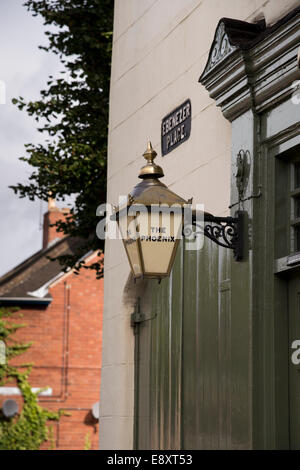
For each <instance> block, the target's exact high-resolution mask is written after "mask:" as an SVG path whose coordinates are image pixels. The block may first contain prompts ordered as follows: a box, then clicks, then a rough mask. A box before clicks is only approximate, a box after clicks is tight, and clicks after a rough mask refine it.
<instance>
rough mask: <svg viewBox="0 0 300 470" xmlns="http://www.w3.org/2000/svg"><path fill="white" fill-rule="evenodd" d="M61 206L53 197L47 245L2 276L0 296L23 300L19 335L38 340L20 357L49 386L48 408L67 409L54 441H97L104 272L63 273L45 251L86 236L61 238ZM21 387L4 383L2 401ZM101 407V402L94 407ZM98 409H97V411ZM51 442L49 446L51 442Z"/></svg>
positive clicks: (91, 258)
mask: <svg viewBox="0 0 300 470" xmlns="http://www.w3.org/2000/svg"><path fill="white" fill-rule="evenodd" d="M61 217H63V215H62V211H61V210H60V209H58V208H57V207H55V205H53V203H52V204H50V206H49V210H48V212H47V213H46V214H45V216H44V233H43V248H42V250H40V251H38V252H37V253H35V254H34V255H33V256H31V257H30V258H28V259H27V260H25V261H24V262H23V263H21V264H20V265H19V266H17V267H16V268H14V269H13V270H12V271H10V272H9V273H7V274H6V275H4V276H3V277H2V278H0V302H1V304H2V305H5V306H13V305H17V306H18V307H20V312H21V313H22V314H23V318H22V320H21V322H22V323H25V324H26V327H25V328H22V329H20V330H18V332H17V334H16V338H18V339H19V340H21V341H25V342H28V341H33V345H32V346H31V348H30V349H29V350H28V351H27V352H26V353H24V354H22V355H21V356H20V357H19V358H18V362H17V363H24V362H33V363H34V367H33V369H32V372H31V375H30V384H31V386H32V387H33V388H43V387H49V388H48V389H47V390H46V391H45V392H43V394H41V395H39V402H40V403H41V405H43V406H45V407H47V408H48V409H50V410H66V411H67V412H69V413H70V416H63V417H62V418H61V420H60V422H59V423H57V422H55V421H53V422H51V425H52V427H53V437H54V439H52V445H53V442H54V444H55V448H56V449H78V450H80V449H84V447H85V443H87V442H90V444H91V449H98V431H99V430H98V420H97V419H96V418H95V416H94V415H95V410H96V408H97V406H95V407H94V414H93V412H92V407H93V405H95V404H96V403H97V402H99V396H100V370H101V354H100V351H101V342H102V308H103V279H101V280H97V279H96V276H95V272H94V271H91V270H86V269H83V270H82V271H81V272H80V274H79V275H76V274H75V273H74V272H73V271H72V270H70V271H69V272H67V273H63V272H62V270H61V266H60V265H59V263H58V262H56V261H54V262H53V261H50V260H49V259H48V258H47V256H51V257H55V256H57V255H61V254H68V253H76V248H77V247H78V244H79V243H80V240H76V239H72V238H69V237H64V238H62V234H61V233H57V232H56V231H55V228H53V227H50V224H52V223H54V222H55V221H56V220H57V219H58V218H61ZM96 257H97V252H94V253H87V255H86V257H85V261H86V264H89V263H92V262H95V261H96ZM18 393H19V391H18V389H17V388H16V387H15V386H13V384H12V385H11V384H9V386H7V387H0V407H1V406H2V404H3V402H4V401H5V400H7V399H13V400H15V401H17V402H18V403H19V406H22V397H21V396H20V395H18ZM96 411H97V410H96ZM96 414H97V413H96ZM49 446H50V443H49V442H47V443H46V444H44V446H43V448H46V449H47V448H49Z"/></svg>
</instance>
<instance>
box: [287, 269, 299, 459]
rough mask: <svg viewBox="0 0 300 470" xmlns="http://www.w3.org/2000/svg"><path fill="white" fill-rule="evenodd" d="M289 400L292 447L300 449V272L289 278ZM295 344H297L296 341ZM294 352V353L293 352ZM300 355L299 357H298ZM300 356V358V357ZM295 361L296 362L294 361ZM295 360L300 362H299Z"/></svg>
mask: <svg viewBox="0 0 300 470" xmlns="http://www.w3.org/2000/svg"><path fill="white" fill-rule="evenodd" d="M288 305H289V348H290V355H289V402H290V412H289V415H290V448H291V449H297V450H300V354H299V355H297V349H299V346H298V347H294V348H292V345H293V343H294V342H295V341H297V340H298V341H299V343H298V344H300V274H299V273H297V274H295V275H293V277H292V278H291V279H290V280H289V285H288ZM294 346H296V344H295V343H294ZM293 353H294V354H293ZM297 356H298V357H297ZM298 358H299V359H298ZM293 362H294V363H293ZM295 362H299V363H298V364H297V363H295Z"/></svg>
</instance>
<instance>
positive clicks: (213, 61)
mask: <svg viewBox="0 0 300 470" xmlns="http://www.w3.org/2000/svg"><path fill="white" fill-rule="evenodd" d="M236 49H237V47H236V46H232V45H231V44H230V41H229V37H228V34H227V33H226V31H225V24H224V23H223V22H220V23H219V25H218V27H217V30H216V34H215V38H214V42H213V47H212V49H211V52H210V54H209V59H208V61H207V64H206V66H205V69H204V73H203V75H206V74H207V73H208V72H209V71H210V70H211V69H213V68H214V67H215V66H216V65H217V64H219V63H220V62H221V61H222V60H224V59H225V58H226V57H227V56H229V55H230V54H232V53H233V52H234V51H235V50H236Z"/></svg>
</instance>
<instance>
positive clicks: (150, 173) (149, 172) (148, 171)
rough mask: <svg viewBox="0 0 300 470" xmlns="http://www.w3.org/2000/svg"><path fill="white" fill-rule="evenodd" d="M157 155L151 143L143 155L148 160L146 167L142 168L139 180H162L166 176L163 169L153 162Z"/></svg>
mask: <svg viewBox="0 0 300 470" xmlns="http://www.w3.org/2000/svg"><path fill="white" fill-rule="evenodd" d="M156 155H157V153H156V152H155V150H154V149H153V147H152V144H151V142H150V141H149V142H148V145H147V149H146V150H145V152H144V153H143V157H144V158H145V159H146V160H147V163H146V165H145V166H143V167H142V168H141V171H140V174H139V178H141V179H146V178H162V177H163V176H164V172H163V170H162V168H161V167H160V166H158V165H156V164H155V163H154V162H153V160H154V159H155V157H156Z"/></svg>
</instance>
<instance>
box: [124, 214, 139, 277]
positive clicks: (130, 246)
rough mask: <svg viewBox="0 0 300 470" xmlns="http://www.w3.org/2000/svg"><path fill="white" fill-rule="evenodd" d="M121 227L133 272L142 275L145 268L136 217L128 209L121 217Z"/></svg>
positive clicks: (137, 275)
mask: <svg viewBox="0 0 300 470" xmlns="http://www.w3.org/2000/svg"><path fill="white" fill-rule="evenodd" d="M119 229H120V232H121V236H122V239H123V243H124V247H125V250H126V253H127V257H128V260H129V263H130V266H131V270H132V273H133V275H134V276H135V277H140V276H142V274H143V270H142V261H141V256H140V251H139V240H138V235H137V233H136V218H135V217H133V216H127V211H126V210H123V211H122V212H121V213H120V217H119Z"/></svg>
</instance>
